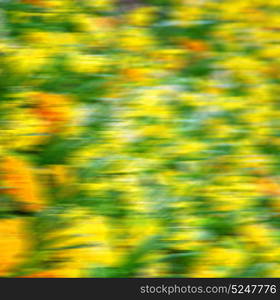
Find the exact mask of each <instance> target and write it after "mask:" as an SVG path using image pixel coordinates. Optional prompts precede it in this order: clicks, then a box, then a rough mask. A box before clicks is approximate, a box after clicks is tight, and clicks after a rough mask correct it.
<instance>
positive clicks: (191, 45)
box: [181, 39, 208, 52]
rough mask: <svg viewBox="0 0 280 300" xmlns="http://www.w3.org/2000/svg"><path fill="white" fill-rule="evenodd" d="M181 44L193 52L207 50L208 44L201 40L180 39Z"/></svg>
mask: <svg viewBox="0 0 280 300" xmlns="http://www.w3.org/2000/svg"><path fill="white" fill-rule="evenodd" d="M181 44H182V46H183V47H184V48H187V49H189V50H191V51H194V52H204V51H208V45H207V44H206V43H205V42H204V41H201V40H189V39H182V40H181Z"/></svg>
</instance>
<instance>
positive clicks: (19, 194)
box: [2, 155, 45, 211]
mask: <svg viewBox="0 0 280 300" xmlns="http://www.w3.org/2000/svg"><path fill="white" fill-rule="evenodd" d="M2 171H3V173H4V174H3V180H4V183H5V185H6V186H7V189H5V191H6V193H7V194H9V195H11V196H12V197H13V199H14V200H15V201H16V202H18V203H19V204H20V205H21V206H22V208H23V209H24V210H26V211H38V210H41V209H42V208H43V207H44V206H45V203H44V201H43V198H42V197H41V191H40V187H39V183H38V181H37V179H36V178H35V176H34V174H33V172H32V169H31V167H30V166H29V164H28V163H27V162H26V161H24V160H23V159H21V158H19V157H16V156H11V155H10V156H6V157H5V158H4V160H3V163H2Z"/></svg>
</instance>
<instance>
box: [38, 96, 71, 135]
mask: <svg viewBox="0 0 280 300" xmlns="http://www.w3.org/2000/svg"><path fill="white" fill-rule="evenodd" d="M32 98H33V100H34V102H35V105H36V108H35V109H34V112H35V114H37V115H38V116H39V117H40V118H41V119H43V120H44V121H46V123H47V124H48V127H49V129H50V132H59V131H61V129H62V128H63V126H65V125H69V123H70V121H71V120H72V118H73V112H72V109H71V105H70V99H69V98H68V97H67V96H64V95H60V94H53V93H44V92H40V93H35V94H34V95H33V96H32Z"/></svg>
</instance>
